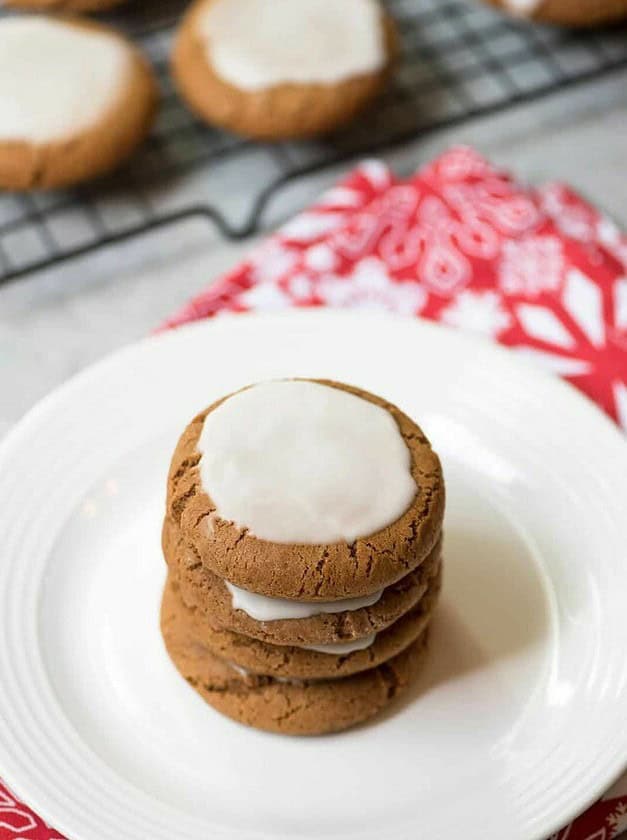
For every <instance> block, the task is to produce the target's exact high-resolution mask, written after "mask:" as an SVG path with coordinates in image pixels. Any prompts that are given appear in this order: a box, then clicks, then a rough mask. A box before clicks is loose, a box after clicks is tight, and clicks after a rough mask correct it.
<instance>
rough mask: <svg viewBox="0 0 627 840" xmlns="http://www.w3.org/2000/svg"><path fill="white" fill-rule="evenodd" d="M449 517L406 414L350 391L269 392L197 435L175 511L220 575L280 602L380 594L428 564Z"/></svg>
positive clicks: (229, 404) (183, 464)
mask: <svg viewBox="0 0 627 840" xmlns="http://www.w3.org/2000/svg"><path fill="white" fill-rule="evenodd" d="M443 514H444V482H443V478H442V471H441V467H440V462H439V459H438V457H437V455H436V454H435V452H434V451H433V450H432V448H431V446H430V444H429V441H428V440H427V438H426V437H425V435H424V434H423V432H422V431H421V430H420V428H419V427H418V426H417V425H416V424H415V423H414V422H413V421H412V420H410V419H409V418H408V417H407V416H406V415H405V414H403V413H402V412H401V411H400V410H399V409H398V408H396V406H393V405H391V404H389V403H387V402H386V401H385V400H383V399H381V398H379V397H376V396H374V395H372V394H369V393H367V392H365V391H362V390H359V389H357V388H353V387H350V386H348V385H342V384H339V383H333V382H324V381H316V382H313V381H303V380H283V381H276V382H268V383H263V384H260V385H255V386H252V387H250V388H247V389H244V390H242V391H239V392H237V393H236V394H232V395H230V396H229V397H226V398H225V399H222V400H220V401H218V402H216V403H214V404H213V405H212V406H210V407H209V408H208V409H206V410H205V411H203V412H201V413H200V414H199V415H198V416H197V417H196V418H195V419H194V420H193V421H192V422H191V423H190V425H189V426H188V427H187V429H186V430H185V431H184V432H183V435H182V436H181V439H180V441H179V443H178V445H177V448H176V450H175V452H174V455H173V458H172V463H171V466H170V473H169V479H168V494H167V512H166V515H167V516H168V517H170V518H172V519H173V520H174V522H175V523H176V526H177V527H178V529H179V531H180V534H181V538H182V539H183V541H184V543H185V547H186V549H187V550H189V551H190V552H191V553H192V554H193V555H194V556H195V557H196V559H197V561H198V562H199V563H201V564H202V565H203V566H205V567H206V568H207V569H209V570H210V571H212V572H214V574H216V575H218V576H219V577H221V578H225V579H226V580H228V581H229V582H230V583H232V584H234V585H235V586H237V587H240V588H242V589H246V590H250V591H252V592H256V593H259V594H261V595H268V596H271V597H276V598H288V599H296V600H303V601H328V600H335V599H343V598H355V597H358V596H363V595H369V594H372V593H375V592H377V591H379V590H381V589H383V588H385V587H387V586H390V585H392V584H393V583H395V582H396V581H399V580H400V579H401V578H403V577H405V576H406V575H407V574H409V572H411V571H413V570H414V569H415V568H417V567H418V566H420V564H421V563H422V562H423V561H424V560H425V559H426V558H427V557H428V556H429V554H430V552H431V551H432V549H433V547H434V546H435V544H436V542H437V540H438V538H439V535H440V530H441V525H442V517H443Z"/></svg>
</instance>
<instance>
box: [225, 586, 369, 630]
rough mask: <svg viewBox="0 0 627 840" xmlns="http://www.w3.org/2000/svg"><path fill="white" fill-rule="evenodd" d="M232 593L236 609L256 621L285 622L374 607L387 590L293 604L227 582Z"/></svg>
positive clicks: (285, 599)
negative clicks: (286, 620) (334, 599)
mask: <svg viewBox="0 0 627 840" xmlns="http://www.w3.org/2000/svg"><path fill="white" fill-rule="evenodd" d="M224 583H225V584H226V587H227V589H228V590H229V592H230V593H231V605H232V607H233V609H234V610H243V612H245V613H246V614H247V615H249V616H250V617H251V618H254V619H255V620H256V621H281V620H284V619H290V618H311V616H313V615H322V614H323V613H339V612H347V611H351V610H360V609H361V608H362V607H371V606H372V605H373V604H376V602H377V601H378V600H379V598H380V597H381V596H382V595H383V590H382V589H380V590H379V591H378V592H373V593H372V595H363V596H362V597H361V598H345V599H343V600H342V601H319V602H317V603H313V602H311V601H309V602H308V601H292V600H290V599H288V598H269V597H268V596H266V595H258V594H257V593H256V592H249V591H248V590H247V589H240V587H239V586H235V585H234V584H232V583H230V582H229V581H228V580H225V581H224Z"/></svg>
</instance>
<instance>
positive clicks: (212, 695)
mask: <svg viewBox="0 0 627 840" xmlns="http://www.w3.org/2000/svg"><path fill="white" fill-rule="evenodd" d="M169 591H170V590H169V589H166V591H165V597H164V600H163V603H162V609H161V631H162V635H163V638H164V641H165V645H166V649H167V651H168V653H169V655H170V658H171V659H172V661H173V663H174V665H175V666H176V668H177V669H178V671H179V672H180V673H181V675H182V676H183V677H184V678H185V679H186V680H187V682H188V683H189V684H190V685H191V686H192V688H194V689H195V690H196V691H197V692H198V693H199V694H200V695H201V697H203V699H204V700H206V701H207V702H208V703H209V704H210V705H211V706H213V707H214V708H215V709H217V710H218V711H219V712H222V714H225V715H227V716H228V717H230V718H233V719H234V720H236V721H239V722H240V723H244V724H247V725H248V726H254V727H256V728H258V729H265V730H267V731H270V732H278V733H283V734H287V735H321V734H325V733H329V732H337V731H340V730H342V729H347V728H348V727H350V726H354V725H355V724H357V723H361V722H362V721H364V720H367V719H368V718H370V717H372V716H373V715H375V714H377V713H378V712H380V711H381V710H382V709H383V708H385V707H386V706H387V705H389V704H390V703H391V702H392V701H393V700H394V699H395V698H396V697H397V696H398V695H399V693H400V692H401V691H403V690H404V689H405V688H406V686H407V685H408V683H409V682H410V680H411V678H412V677H413V676H414V674H415V673H416V672H417V671H418V670H419V668H420V665H421V663H422V661H423V658H424V653H425V649H426V645H427V632H428V631H424V632H423V633H422V634H421V635H420V636H419V637H418V639H416V641H414V642H413V643H412V644H410V645H409V646H408V647H407V648H405V650H403V651H402V652H401V653H400V654H398V655H397V656H395V657H393V658H392V659H390V660H388V661H387V662H385V663H383V664H381V665H379V666H377V667H375V668H370V669H368V670H366V671H362V672H360V673H359V674H354V675H352V676H347V677H342V678H340V679H322V680H295V681H285V680H279V679H275V678H273V677H267V676H256V675H252V674H250V675H249V674H245V673H243V672H241V671H240V670H238V669H237V668H236V667H234V666H233V665H230V664H229V663H228V662H226V661H224V660H222V659H220V658H218V657H217V656H215V655H214V654H212V653H211V652H210V651H208V650H207V649H206V648H205V647H204V646H202V645H199V644H198V642H197V641H196V639H195V638H194V636H193V635H191V634H190V633H189V628H188V627H187V626H186V622H185V621H184V620H182V616H184V611H183V610H182V609H181V607H182V605H181V603H180V601H179V600H177V598H173V599H171V598H169V597H168V592H169Z"/></svg>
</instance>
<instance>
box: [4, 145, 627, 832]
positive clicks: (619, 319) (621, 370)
mask: <svg viewBox="0 0 627 840" xmlns="http://www.w3.org/2000/svg"><path fill="white" fill-rule="evenodd" d="M292 306H336V307H357V308H363V307H367V308H377V309H381V310H386V311H393V312H398V313H403V314H406V315H417V314H419V315H420V316H422V317H426V318H431V319H433V320H436V321H441V322H443V323H446V324H448V325H450V326H453V327H458V328H460V329H466V330H472V331H474V332H478V333H481V334H483V335H485V336H489V337H492V338H493V339H495V340H497V341H499V342H500V343H502V344H505V345H508V346H511V347H514V348H516V349H517V351H518V352H519V353H525V354H527V355H528V356H531V357H533V358H534V359H535V360H536V361H537V362H538V363H539V364H542V365H544V366H546V367H548V368H549V369H550V370H553V371H555V372H556V373H559V374H560V375H562V376H564V377H566V378H567V379H569V380H570V381H571V382H572V383H573V384H574V385H576V386H577V387H578V388H579V389H580V390H581V391H583V392H584V393H586V394H588V396H590V397H591V398H592V399H593V400H595V401H596V402H597V403H598V404H599V405H600V406H601V407H602V408H603V409H604V410H605V411H606V412H607V413H608V414H609V415H610V416H611V417H613V418H614V419H615V420H617V421H618V422H620V423H621V424H622V425H623V427H624V428H626V429H627V237H626V236H625V235H624V234H622V233H621V231H620V230H619V229H618V228H617V227H616V225H615V224H614V223H613V222H611V221H610V220H609V219H607V218H605V217H604V216H602V215H601V214H600V213H599V212H598V211H597V210H596V209H595V208H594V207H592V206H591V205H589V204H588V203H587V202H585V201H583V200H582V199H581V198H580V197H579V196H578V195H576V193H574V192H573V191H572V190H570V189H569V188H568V187H567V186H565V185H563V184H548V185H545V186H543V187H540V188H539V189H535V190H531V189H525V188H523V187H521V186H520V185H518V184H516V183H515V182H514V181H513V180H512V179H511V178H510V177H509V176H508V175H507V174H505V173H502V172H499V171H498V170H497V169H496V168H495V167H493V166H492V165H491V164H490V163H489V162H488V161H486V160H485V159H484V158H483V157H481V155H479V154H478V153H477V152H476V151H474V150H473V149H468V148H465V147H460V148H455V149H451V150H450V151H448V152H446V153H445V154H443V155H441V156H440V157H439V158H437V159H436V160H435V161H433V162H432V163H430V164H429V165H428V166H426V167H425V168H423V169H422V170H421V171H420V172H418V173H417V174H416V175H415V176H413V177H412V178H410V179H408V180H407V181H402V182H401V181H399V180H398V179H396V178H395V177H394V176H393V174H392V173H391V172H390V170H389V169H388V168H387V167H386V166H385V164H383V163H381V162H380V161H366V162H364V163H363V164H362V165H361V166H360V167H358V168H357V169H356V170H355V171H354V172H352V173H351V174H350V175H349V176H348V177H347V178H345V179H344V180H343V181H342V182H341V183H339V184H338V185H337V186H336V187H334V188H332V189H330V190H328V191H327V192H326V193H325V194H324V195H323V196H322V198H321V199H320V201H319V202H318V203H317V204H315V205H314V206H313V207H311V208H309V209H308V210H307V211H305V212H304V213H301V214H300V215H299V216H297V217H296V218H295V219H293V220H292V221H291V222H289V223H288V224H287V225H285V226H284V227H283V228H282V229H281V230H279V231H278V232H277V233H276V234H274V235H273V236H271V237H270V238H269V239H268V240H267V242H265V243H264V244H263V245H262V246H261V247H259V248H257V249H256V250H255V252H254V253H253V254H251V256H250V257H249V258H248V259H247V260H246V261H245V262H243V263H242V264H241V265H239V266H237V267H236V268H235V269H234V270H232V271H230V272H229V273H228V274H227V275H225V276H224V277H223V278H222V279H221V280H219V281H218V282H217V283H214V284H213V285H212V286H211V287H210V288H209V289H208V290H207V291H205V292H203V293H202V294H200V295H198V296H197V297H196V298H195V299H194V300H192V301H190V302H189V303H188V304H187V305H186V306H185V307H183V309H181V311H180V312H178V313H177V314H176V315H175V316H174V317H172V318H171V319H170V320H169V321H168V322H167V323H166V324H164V325H163V326H164V327H165V328H173V327H176V326H178V325H179V324H184V323H187V322H188V321H194V320H198V319H200V318H207V317H214V316H217V315H220V314H224V313H228V312H242V311H248V310H268V309H273V310H276V309H287V308H289V307H292ZM624 830H627V775H626V776H625V777H624V778H623V779H622V780H620V781H619V782H617V783H616V784H615V785H614V786H613V787H612V788H611V789H610V790H609V791H608V793H607V794H606V796H605V797H604V798H602V799H601V800H599V801H598V802H596V803H595V804H593V805H592V806H591V807H590V808H588V809H587V810H586V811H585V812H584V813H583V814H582V815H581V816H580V817H578V818H577V819H576V820H574V821H573V822H572V823H571V824H570V825H568V826H566V827H565V828H563V829H562V830H560V831H558V832H557V833H556V834H554V835H553V836H552V837H551V838H550V840H614V838H615V837H617V835H618V834H620V833H621V832H622V831H624ZM0 840H62V838H60V837H59V836H58V834H57V833H56V832H55V831H53V830H52V829H51V828H50V827H49V826H46V824H45V823H44V822H43V821H42V820H40V819H39V818H38V817H37V816H36V815H35V814H34V813H33V812H32V811H31V810H30V809H29V808H28V807H27V806H26V805H24V804H23V803H21V802H19V801H18V800H17V799H16V798H15V797H14V796H13V795H12V794H11V793H10V792H9V791H8V789H7V788H6V787H3V786H2V784H1V783H0Z"/></svg>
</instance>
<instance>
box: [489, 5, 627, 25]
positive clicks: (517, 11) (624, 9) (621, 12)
mask: <svg viewBox="0 0 627 840" xmlns="http://www.w3.org/2000/svg"><path fill="white" fill-rule="evenodd" d="M488 1H489V2H491V3H492V4H493V5H496V6H500V7H501V8H502V9H504V10H505V11H508V12H510V13H511V14H514V15H518V16H519V17H528V18H532V19H533V20H537V21H541V22H543V23H554V24H557V25H559V26H600V25H602V24H606V23H613V22H615V21H618V20H623V19H624V18H627V0H488Z"/></svg>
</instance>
